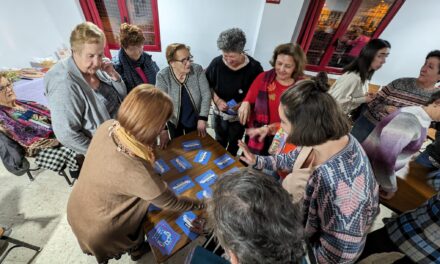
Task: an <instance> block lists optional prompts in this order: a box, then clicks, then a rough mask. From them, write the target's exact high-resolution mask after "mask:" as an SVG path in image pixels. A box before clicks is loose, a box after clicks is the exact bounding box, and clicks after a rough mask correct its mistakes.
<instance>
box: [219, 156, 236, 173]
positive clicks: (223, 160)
mask: <svg viewBox="0 0 440 264" xmlns="http://www.w3.org/2000/svg"><path fill="white" fill-rule="evenodd" d="M234 161H235V160H234V158H232V157H231V156H230V155H228V154H225V155H223V156H220V157H219V158H217V159H215V160H214V163H215V165H217V167H219V168H220V169H221V170H223V169H224V168H226V167H228V166H229V165H231V164H232V163H234Z"/></svg>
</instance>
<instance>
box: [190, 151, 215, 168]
mask: <svg viewBox="0 0 440 264" xmlns="http://www.w3.org/2000/svg"><path fill="white" fill-rule="evenodd" d="M210 158H211V152H210V151H207V150H200V151H199V152H198V153H197V155H196V157H195V158H194V162H197V163H200V164H203V165H206V164H208V161H209V159H210Z"/></svg>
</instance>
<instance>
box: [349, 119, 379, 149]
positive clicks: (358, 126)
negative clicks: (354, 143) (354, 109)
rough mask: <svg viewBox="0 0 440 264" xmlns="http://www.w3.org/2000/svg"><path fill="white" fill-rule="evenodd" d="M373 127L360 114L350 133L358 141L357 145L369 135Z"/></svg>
mask: <svg viewBox="0 0 440 264" xmlns="http://www.w3.org/2000/svg"><path fill="white" fill-rule="evenodd" d="M374 127H375V125H374V124H373V123H371V122H370V120H368V119H367V118H366V117H365V116H364V115H362V114H361V116H360V117H359V118H358V119H357V120H356V122H354V124H353V128H352V129H351V132H350V133H351V134H352V135H353V136H354V137H355V138H356V139H357V140H358V141H359V143H362V142H364V140H365V139H366V138H367V137H368V135H370V133H371V131H373V129H374Z"/></svg>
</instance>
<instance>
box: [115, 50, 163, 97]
mask: <svg viewBox="0 0 440 264" xmlns="http://www.w3.org/2000/svg"><path fill="white" fill-rule="evenodd" d="M119 62H120V63H121V66H122V72H120V74H121V76H122V79H123V80H124V83H125V86H126V87H127V93H129V92H130V91H131V90H133V88H134V87H136V86H138V85H139V84H143V83H144V81H143V80H142V78H141V76H139V74H138V73H137V72H136V67H140V68H141V69H142V71H143V72H144V74H145V76H146V77H147V80H148V83H150V84H153V85H154V84H156V74H157V72H158V71H159V67H157V65H156V63H155V62H154V61H153V60H152V59H151V55H149V54H147V53H145V52H144V53H142V55H141V57H140V58H139V59H138V60H137V61H135V62H134V61H132V60H131V59H130V58H129V57H128V55H127V53H125V50H124V49H123V48H121V49H120V51H119Z"/></svg>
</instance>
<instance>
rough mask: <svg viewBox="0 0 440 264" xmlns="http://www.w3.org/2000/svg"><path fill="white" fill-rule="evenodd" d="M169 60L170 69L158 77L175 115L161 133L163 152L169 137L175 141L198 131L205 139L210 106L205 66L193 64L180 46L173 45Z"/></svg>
mask: <svg viewBox="0 0 440 264" xmlns="http://www.w3.org/2000/svg"><path fill="white" fill-rule="evenodd" d="M166 58H167V61H168V64H169V66H168V67H166V68H164V69H162V70H160V71H159V73H157V76H156V87H157V88H159V89H161V90H162V91H164V92H165V93H167V94H168V95H170V97H171V99H172V100H173V105H174V111H173V115H172V116H171V119H170V121H169V122H168V123H167V127H168V131H167V130H163V131H162V132H161V133H160V147H161V148H165V147H166V145H167V143H168V141H169V136H170V137H171V138H175V137H178V136H181V135H183V134H186V133H189V132H192V131H195V130H197V131H198V134H199V136H202V137H204V136H205V135H206V122H207V121H208V113H209V107H210V104H211V91H210V90H209V84H208V80H207V79H206V76H205V73H204V72H203V68H202V66H200V65H198V64H195V63H193V62H192V55H191V53H190V48H189V47H188V46H186V45H185V44H181V43H173V44H170V45H168V47H167V49H166ZM168 132H169V136H168Z"/></svg>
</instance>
